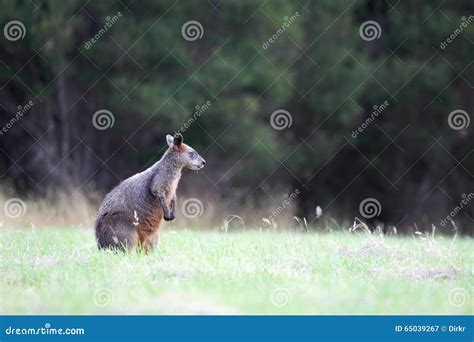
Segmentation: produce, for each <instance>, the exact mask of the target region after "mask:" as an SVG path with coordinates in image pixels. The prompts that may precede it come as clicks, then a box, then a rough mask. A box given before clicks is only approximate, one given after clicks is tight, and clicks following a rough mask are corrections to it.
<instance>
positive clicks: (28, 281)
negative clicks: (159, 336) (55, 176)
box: [0, 227, 474, 314]
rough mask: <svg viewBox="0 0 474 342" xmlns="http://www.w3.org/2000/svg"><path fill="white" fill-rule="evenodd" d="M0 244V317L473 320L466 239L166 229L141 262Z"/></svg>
mask: <svg viewBox="0 0 474 342" xmlns="http://www.w3.org/2000/svg"><path fill="white" fill-rule="evenodd" d="M0 234H1V237H0V244H1V245H0V273H1V277H0V300H1V302H0V310H1V311H0V313H1V314H473V300H472V294H473V278H474V269H473V248H472V247H473V243H472V242H473V241H472V239H459V238H457V239H456V240H454V241H453V238H452V237H450V238H448V237H442V236H437V237H435V238H434V239H433V238H431V237H428V236H416V237H405V238H402V237H383V236H375V235H369V234H366V233H357V234H356V233H331V234H329V233H327V234H309V233H291V232H263V233H260V232H257V231H246V232H234V233H221V232H211V231H184V230H180V231H170V230H166V229H165V230H164V232H163V234H162V239H161V244H160V247H159V249H157V250H155V251H154V252H153V253H151V254H149V255H143V254H139V253H114V252H104V251H98V250H97V248H96V245H95V240H94V235H93V232H92V231H91V230H84V229H53V228H51V229H35V230H31V229H13V228H5V227H4V228H2V229H1V230H0Z"/></svg>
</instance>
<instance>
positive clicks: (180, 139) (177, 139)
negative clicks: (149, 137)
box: [173, 133, 183, 147]
mask: <svg viewBox="0 0 474 342" xmlns="http://www.w3.org/2000/svg"><path fill="white" fill-rule="evenodd" d="M182 142H183V136H182V135H181V134H179V133H176V134H175V135H174V139H173V144H175V145H176V146H178V147H179V146H181V143H182Z"/></svg>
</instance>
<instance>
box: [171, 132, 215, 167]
mask: <svg viewBox="0 0 474 342" xmlns="http://www.w3.org/2000/svg"><path fill="white" fill-rule="evenodd" d="M166 142H167V143H168V146H169V152H170V153H172V154H173V156H174V157H175V158H176V161H177V163H178V164H179V165H182V166H183V167H187V168H188V169H191V170H200V169H202V168H203V167H204V165H206V161H205V160H204V158H203V157H201V156H200V155H199V153H197V152H196V151H195V150H194V148H192V147H191V146H188V145H186V144H185V143H183V136H182V135H181V134H179V133H177V134H175V135H174V137H173V136H172V135H170V134H168V135H167V136H166Z"/></svg>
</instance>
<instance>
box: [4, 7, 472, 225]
mask: <svg viewBox="0 0 474 342" xmlns="http://www.w3.org/2000/svg"><path fill="white" fill-rule="evenodd" d="M0 8H1V11H0V25H1V27H2V28H3V27H4V26H5V25H6V24H7V23H8V22H10V21H12V20H18V21H20V22H21V23H22V24H23V25H24V27H25V35H24V37H23V38H22V39H18V40H15V41H12V40H9V39H5V32H3V33H4V35H2V36H0V125H1V126H3V127H5V125H7V123H11V120H12V118H14V117H15V115H16V114H15V113H17V111H18V110H19V109H18V108H19V107H18V106H22V107H25V105H26V104H28V103H29V101H31V102H32V103H33V105H32V106H31V108H30V109H28V110H27V111H26V112H25V113H24V114H22V115H21V117H19V119H18V120H17V121H15V120H14V121H15V122H14V123H13V124H12V125H9V126H11V127H10V128H9V129H7V130H6V131H4V133H3V134H1V136H0V174H1V175H2V177H1V182H2V184H3V185H4V186H6V187H9V188H10V189H14V191H15V193H16V194H17V195H18V196H36V197H38V198H41V197H43V196H46V195H48V196H49V195H50V194H51V193H55V192H57V191H61V192H68V191H73V190H74V189H78V188H79V189H81V191H83V192H84V193H85V194H86V196H88V194H90V196H91V200H97V199H96V198H94V196H93V195H92V194H93V193H97V192H98V193H99V194H102V195H103V194H104V193H106V192H107V191H109V190H110V189H111V188H112V187H113V186H114V185H116V184H117V183H118V182H119V181H120V180H121V179H124V178H126V177H128V176H130V175H132V174H134V173H136V172H139V171H141V170H143V169H145V168H146V167H148V166H150V165H152V164H153V163H154V162H155V161H156V160H158V159H159V158H160V156H161V153H163V151H164V149H165V148H166V145H165V135H166V134H167V133H173V132H175V131H177V130H179V129H180V127H182V126H183V125H184V124H185V123H187V122H189V120H190V118H193V116H194V118H195V120H192V123H191V124H190V125H189V127H188V128H186V129H185V130H183V135H184V139H185V142H187V143H189V144H190V145H191V146H193V147H194V148H195V149H196V150H197V151H199V152H200V153H201V154H202V155H203V157H204V158H205V159H206V160H207V166H206V169H204V170H203V171H202V172H200V173H198V174H195V173H189V174H186V175H185V176H184V177H183V181H182V185H180V192H181V193H184V194H190V195H191V196H193V197H201V198H210V199H212V200H213V201H214V202H215V203H220V202H222V203H224V202H226V201H227V203H230V204H229V205H228V206H227V207H226V209H222V210H216V211H214V212H213V213H214V214H213V215H214V216H216V217H217V218H218V219H221V218H222V217H225V216H226V215H230V214H239V215H243V214H242V213H240V212H239V208H241V207H242V208H243V207H254V208H259V207H260V206H262V207H263V206H265V205H267V204H268V203H269V202H271V203H277V205H278V203H280V202H281V201H282V199H284V197H282V194H290V193H292V192H294V191H295V190H296V189H298V191H299V192H300V194H299V195H298V196H297V197H296V198H295V203H294V204H295V208H296V214H297V215H298V216H300V217H305V218H307V220H308V222H310V223H314V222H315V220H316V207H317V206H320V207H321V208H322V210H323V213H324V215H327V216H330V217H333V218H335V219H336V220H340V221H345V220H346V221H348V222H351V221H352V220H353V219H354V217H360V213H359V204H360V203H361V201H362V200H364V199H365V198H375V199H377V200H378V201H379V202H380V204H381V208H382V210H381V213H380V215H379V216H378V217H377V220H378V221H379V222H384V223H385V224H386V225H393V226H396V227H397V229H398V231H404V230H405V231H410V230H411V229H413V226H414V224H415V223H416V226H417V227H418V228H420V229H427V230H431V227H432V224H435V225H436V226H437V227H439V229H441V231H444V232H450V231H452V229H453V225H452V224H448V225H446V226H444V227H440V224H439V222H440V220H441V219H443V218H445V217H446V216H447V215H449V214H450V212H451V211H452V210H454V209H455V208H456V207H457V206H459V204H460V202H461V201H462V200H463V198H466V196H467V195H469V194H470V193H472V192H474V190H473V184H474V183H473V173H474V154H473V147H474V143H473V134H472V133H473V131H472V126H473V125H472V124H471V125H465V126H466V127H464V128H462V129H453V128H452V127H451V126H450V124H449V123H450V122H449V120H448V117H449V115H450V113H452V112H453V111H456V110H462V111H464V112H466V113H467V114H468V116H467V117H466V116H464V120H465V119H470V117H469V115H471V114H472V108H473V107H474V106H473V104H474V96H473V95H474V94H473V85H474V65H473V57H474V45H473V44H474V22H472V18H471V21H470V17H472V14H473V2H472V1H469V0H462V1H461V0H457V1H442V2H438V1H398V2H396V1H394V0H392V1H342V0H341V1H332V0H327V1H307V0H302V1H163V0H162V1H125V0H123V1H72V0H70V1H39V0H38V1H35V0H32V1H6V0H2V1H1V6H0ZM118 13H120V15H118ZM296 13H297V14H296ZM190 20H195V21H197V22H199V23H200V24H201V26H202V29H203V31H202V37H200V38H198V39H196V40H192V41H191V40H187V39H184V38H183V34H182V28H183V25H184V24H185V23H187V22H188V21H190ZM367 21H375V22H376V23H378V25H379V26H380V37H379V38H376V39H373V40H365V39H362V35H361V32H360V28H361V25H362V24H363V23H365V22H367ZM107 23H109V24H110V25H109V26H110V27H107V30H106V31H105V32H104V31H102V33H101V34H99V32H101V30H103V29H104V27H105V26H106V24H107ZM463 23H467V24H466V25H465V26H463V25H462V24H463ZM283 27H284V30H282V28H283ZM460 27H462V30H461V31H460ZM456 30H458V31H457V33H454V32H455V31H456ZM98 34H99V38H98V39H96V41H95V42H94V43H90V41H91V39H92V38H94V37H95V36H96V37H97V35H98ZM453 34H454V35H455V37H454V39H452V41H451V42H450V43H444V46H443V42H446V39H447V38H448V37H450V36H452V35H453ZM272 36H273V37H274V38H275V37H276V38H275V39H273V42H270V43H269V44H268V41H269V39H270V38H272ZM88 42H89V43H88ZM266 43H267V45H265V44H266ZM88 44H89V45H88ZM207 101H209V103H210V105H209V106H208V108H207V109H206V110H205V111H203V113H202V114H199V115H196V114H195V112H196V106H201V107H202V106H203V105H204V104H205V103H207ZM384 103H388V106H386V108H385V109H384V110H383V111H382V112H381V113H380V114H378V115H375V116H373V115H372V116H373V118H374V120H373V121H371V122H370V123H369V124H368V125H367V127H366V128H364V129H363V130H362V132H360V133H358V134H357V135H356V137H354V135H355V134H354V133H353V132H354V131H356V130H357V128H358V127H360V126H361V125H362V124H363V123H364V122H366V120H367V119H368V118H369V117H371V113H372V112H373V111H374V106H378V107H380V106H381V105H382V104H384ZM102 109H105V110H107V111H109V112H110V113H112V115H113V121H114V123H113V126H112V127H110V128H108V129H104V130H101V129H97V128H96V127H95V126H94V124H93V116H94V113H96V112H97V111H99V110H102ZM280 109H282V110H285V111H287V112H288V113H289V114H290V117H289V118H290V119H291V125H289V127H286V128H284V129H275V128H274V127H273V126H272V124H271V115H272V113H274V112H275V111H277V110H280ZM287 118H288V117H287ZM206 196H207V197H206ZM73 205H74V204H73V203H71V206H73ZM270 211H271V210H270ZM473 219H474V210H473V206H472V203H469V204H468V205H467V206H466V205H464V206H463V207H462V210H460V212H459V213H456V217H455V218H454V221H455V223H456V227H457V228H458V229H459V231H461V232H463V233H467V234H472V233H473V226H474V222H473Z"/></svg>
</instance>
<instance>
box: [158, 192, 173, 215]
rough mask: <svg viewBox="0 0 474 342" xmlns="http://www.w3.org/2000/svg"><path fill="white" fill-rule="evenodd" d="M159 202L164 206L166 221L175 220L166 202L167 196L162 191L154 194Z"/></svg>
mask: <svg viewBox="0 0 474 342" xmlns="http://www.w3.org/2000/svg"><path fill="white" fill-rule="evenodd" d="M153 195H154V196H155V197H156V199H157V200H158V202H159V203H160V206H161V208H163V218H164V219H165V221H172V220H174V215H173V212H171V213H170V210H169V208H168V205H167V204H166V196H165V195H164V194H161V193H154V194H153Z"/></svg>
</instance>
